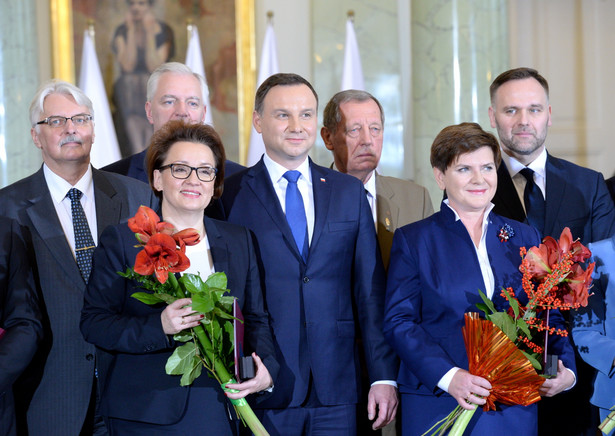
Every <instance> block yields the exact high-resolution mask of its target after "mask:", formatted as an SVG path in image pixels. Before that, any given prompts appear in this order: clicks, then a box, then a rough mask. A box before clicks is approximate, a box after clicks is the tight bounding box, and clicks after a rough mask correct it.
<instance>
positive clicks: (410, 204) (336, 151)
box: [320, 89, 433, 269]
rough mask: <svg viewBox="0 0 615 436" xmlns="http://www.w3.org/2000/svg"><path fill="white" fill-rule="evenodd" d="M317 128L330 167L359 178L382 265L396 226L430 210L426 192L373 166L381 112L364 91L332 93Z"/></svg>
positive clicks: (381, 129) (381, 130)
mask: <svg viewBox="0 0 615 436" xmlns="http://www.w3.org/2000/svg"><path fill="white" fill-rule="evenodd" d="M323 117H324V119H323V128H322V129H321V130H320V135H321V136H322V139H323V141H324V142H325V146H326V147H327V148H328V149H329V150H331V151H332V152H333V159H334V162H333V166H332V167H333V168H334V169H337V170H338V171H341V172H342V173H346V174H350V175H351V176H354V177H356V178H357V179H359V180H361V182H363V186H364V187H365V190H366V191H367V192H366V194H367V198H368V201H369V205H370V208H371V210H372V216H373V217H374V223H375V225H376V231H377V233H378V243H379V245H380V253H381V254H382V260H383V262H384V267H385V269H386V268H387V267H388V265H389V254H390V252H391V245H392V243H393V233H395V230H396V229H397V228H399V227H401V226H404V225H406V224H410V223H413V222H415V221H419V220H422V219H423V218H427V217H428V216H430V215H431V214H432V213H433V204H432V203H431V198H430V197H429V192H427V189H425V188H424V187H423V186H420V185H417V184H416V183H414V182H411V181H410V180H402V179H398V178H395V177H387V176H383V175H381V174H380V173H378V171H377V170H376V169H377V168H378V163H379V162H380V156H381V154H382V144H383V136H384V111H383V110H382V105H381V104H380V102H379V101H378V99H376V97H374V96H373V95H371V94H370V93H369V92H366V91H359V90H356V89H349V90H345V91H340V92H338V93H337V94H335V95H334V96H333V97H332V98H331V100H329V103H327V106H326V107H325V110H324V113H323Z"/></svg>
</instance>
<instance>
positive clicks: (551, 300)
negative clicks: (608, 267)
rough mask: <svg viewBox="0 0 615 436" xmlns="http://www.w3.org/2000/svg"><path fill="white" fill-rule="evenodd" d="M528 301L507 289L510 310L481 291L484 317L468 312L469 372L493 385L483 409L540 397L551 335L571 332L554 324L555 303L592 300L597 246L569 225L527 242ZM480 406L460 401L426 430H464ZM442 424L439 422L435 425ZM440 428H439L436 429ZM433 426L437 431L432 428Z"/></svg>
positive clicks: (563, 304) (524, 271) (565, 306)
mask: <svg viewBox="0 0 615 436" xmlns="http://www.w3.org/2000/svg"><path fill="white" fill-rule="evenodd" d="M520 251H521V253H520V254H521V257H522V261H521V265H520V266H519V270H520V271H521V273H522V275H523V278H522V287H523V291H524V292H525V293H526V295H527V303H526V304H525V305H523V304H522V303H521V302H520V301H519V299H518V298H517V297H516V296H515V294H514V291H513V289H512V288H507V289H502V296H503V297H505V298H506V299H507V300H508V303H509V306H510V307H509V308H508V310H507V311H504V312H498V311H497V310H496V308H495V306H494V304H493V302H492V301H491V300H490V299H489V298H487V296H486V295H485V294H484V293H483V292H481V291H479V292H480V295H481V298H482V300H483V303H481V304H478V305H477V307H478V308H479V309H480V310H482V311H483V312H485V318H486V319H484V320H482V319H480V318H478V314H477V313H469V314H466V315H465V327H464V328H463V337H464V342H465V346H466V353H467V355H468V364H469V368H468V370H469V372H470V373H471V374H473V375H476V376H480V377H483V378H485V379H487V380H489V382H490V383H491V386H492V390H491V392H490V395H489V397H487V403H486V404H485V405H484V406H483V410H485V411H488V410H495V409H496V407H495V402H496V401H497V402H500V403H502V404H509V405H513V404H514V405H524V406H528V405H530V404H533V403H535V402H537V401H539V400H540V395H539V388H540V386H541V385H542V383H543V381H544V377H543V376H540V375H538V373H537V370H541V369H542V368H543V364H544V363H545V362H546V357H545V356H546V350H547V345H548V338H549V336H550V335H560V336H567V335H568V332H567V331H566V330H563V329H556V328H553V327H551V326H549V311H550V310H551V309H559V310H570V309H573V308H578V307H580V306H586V305H587V298H588V296H589V287H590V285H591V275H592V271H593V269H594V263H590V264H589V265H588V266H587V268H584V267H583V264H584V263H585V261H586V260H587V259H588V258H589V257H590V256H591V252H590V251H589V250H588V249H587V248H586V247H585V246H584V245H583V244H581V242H579V241H578V240H573V239H572V234H571V233H570V229H569V228H568V227H566V228H565V229H564V230H563V231H562V234H561V236H560V238H559V241H557V240H555V239H554V238H552V237H550V236H547V237H545V238H544V239H543V241H542V244H540V245H539V246H538V247H532V248H530V249H529V250H526V248H525V247H522V248H521V250H520ZM475 411H476V408H474V409H473V410H466V409H463V408H461V406H457V407H456V408H455V410H453V412H451V414H449V415H448V416H447V417H446V418H444V419H443V420H442V421H440V422H438V423H436V424H435V425H434V426H433V427H432V428H431V429H429V430H428V431H427V432H426V433H425V434H432V435H435V434H444V433H445V432H446V431H447V430H448V429H449V428H451V427H452V428H451V430H450V432H449V435H455V436H460V435H462V434H463V432H464V431H465V428H466V427H467V425H468V423H469V422H470V419H471V418H472V415H473V414H474V412H475ZM436 426H438V427H437V428H435V427H436ZM434 428H435V430H434ZM430 432H431V433H430Z"/></svg>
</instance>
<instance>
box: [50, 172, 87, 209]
mask: <svg viewBox="0 0 615 436" xmlns="http://www.w3.org/2000/svg"><path fill="white" fill-rule="evenodd" d="M43 175H44V176H45V181H46V182H47V186H48V187H49V193H50V194H51V198H52V200H53V201H54V202H55V203H57V204H59V203H61V202H62V201H63V200H64V198H65V197H66V194H67V193H68V191H69V190H70V189H71V188H77V189H78V190H80V191H81V192H82V193H83V195H84V196H85V198H87V199H93V198H94V182H93V179H92V167H91V165H88V169H87V171H86V172H85V174H84V175H83V176H81V178H80V179H79V181H77V183H75V186H72V185H71V184H70V183H68V182H67V181H66V180H65V179H63V178H62V177H60V176H59V175H57V174H56V173H54V172H53V171H51V169H50V168H49V167H48V166H47V165H46V164H43Z"/></svg>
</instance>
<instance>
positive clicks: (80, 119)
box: [36, 114, 94, 127]
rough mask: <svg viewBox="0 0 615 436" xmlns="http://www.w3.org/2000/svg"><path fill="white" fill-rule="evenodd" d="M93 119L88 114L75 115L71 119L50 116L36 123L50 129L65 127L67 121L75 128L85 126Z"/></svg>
mask: <svg viewBox="0 0 615 436" xmlns="http://www.w3.org/2000/svg"><path fill="white" fill-rule="evenodd" d="M93 118H94V117H93V116H92V115H90V114H77V115H73V116H72V117H63V116H61V115H52V116H50V117H47V118H45V119H44V120H41V121H39V122H38V123H36V124H37V125H39V124H48V125H49V126H50V127H63V126H64V125H66V122H67V121H68V120H71V121H72V122H73V124H74V125H75V126H76V127H81V126H85V125H86V124H87V123H89V122H90V121H91V120H92V119H93Z"/></svg>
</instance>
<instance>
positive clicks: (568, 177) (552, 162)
mask: <svg viewBox="0 0 615 436" xmlns="http://www.w3.org/2000/svg"><path fill="white" fill-rule="evenodd" d="M546 174H547V184H546V188H547V194H546V196H545V198H546V214H545V215H546V216H545V228H544V235H542V236H553V237H555V238H559V236H560V234H561V232H562V230H563V229H564V227H570V231H571V232H572V237H573V238H579V239H581V242H583V243H584V244H588V243H589V242H595V241H600V240H602V239H606V238H609V237H611V235H613V231H615V210H614V209H613V201H612V200H611V198H610V196H609V192H608V190H607V188H606V185H605V183H604V177H602V174H600V173H598V172H596V171H593V170H590V169H587V168H583V167H580V166H578V165H575V164H573V163H571V162H568V161H565V160H563V159H558V158H556V157H553V156H551V155H548V157H547V165H546ZM493 203H494V204H495V209H493V211H494V212H495V213H497V214H499V215H502V216H505V217H508V218H512V219H515V220H517V221H525V211H524V210H523V206H522V204H521V200H520V199H519V195H518V194H517V191H516V190H515V186H514V184H513V181H512V179H511V178H510V174H509V173H508V169H507V168H506V165H505V164H504V162H502V164H500V167H499V168H498V189H497V191H496V193H495V197H493Z"/></svg>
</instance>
